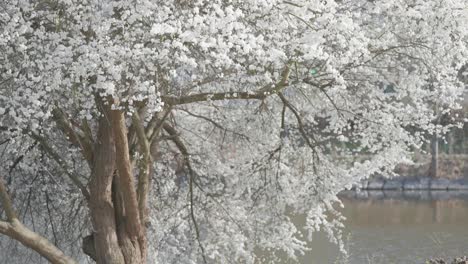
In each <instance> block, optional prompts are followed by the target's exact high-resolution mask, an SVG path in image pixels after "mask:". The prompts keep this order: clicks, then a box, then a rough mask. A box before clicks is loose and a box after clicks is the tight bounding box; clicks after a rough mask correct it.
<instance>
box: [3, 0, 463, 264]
mask: <svg viewBox="0 0 468 264" xmlns="http://www.w3.org/2000/svg"><path fill="white" fill-rule="evenodd" d="M0 10H1V11H0V25H1V26H0V51H1V52H0V114H1V115H0V129H1V137H0V143H1V146H2V151H3V154H2V156H1V157H2V165H1V170H0V172H1V175H2V177H3V180H2V181H0V194H1V197H2V200H1V201H2V208H3V212H4V216H5V218H4V219H5V220H2V221H0V233H2V234H4V235H6V236H9V237H11V238H13V239H15V240H18V241H20V242H21V243H23V244H24V245H25V246H26V247H29V248H31V249H33V250H34V251H36V252H38V253H39V254H41V255H42V256H43V257H44V258H46V259H47V260H49V261H51V262H53V263H74V261H77V260H78V261H81V260H82V259H83V258H82V257H81V258H80V257H77V258H76V259H75V260H72V259H73V258H72V256H71V255H70V254H68V253H67V252H68V249H66V248H61V244H59V243H57V240H59V239H58V238H55V242H52V238H53V237H54V236H56V234H57V233H60V232H58V231H57V230H58V229H60V230H65V229H66V227H70V226H74V227H75V229H74V230H73V232H75V233H73V232H71V233H73V234H74V235H75V236H82V237H84V239H83V245H82V247H83V252H84V253H85V254H86V255H87V256H88V257H89V258H90V259H93V260H95V261H96V262H97V263H147V262H152V263H153V262H157V261H159V262H161V263H231V262H232V263H238V262H239V261H240V262H246V263H253V262H254V261H255V258H256V254H255V251H256V250H263V249H273V250H278V251H282V252H285V253H286V254H287V255H288V256H289V257H291V258H295V256H297V255H298V254H301V253H302V252H304V251H305V250H309V249H308V248H307V247H306V242H305V240H304V239H301V238H300V236H299V234H300V233H302V232H307V233H308V239H311V236H312V233H313V232H314V231H317V230H325V231H326V232H327V233H328V234H329V235H330V239H331V240H332V241H335V242H337V243H338V244H339V243H340V228H341V227H342V222H341V220H342V217H341V216H340V215H339V213H338V212H337V211H336V210H335V209H334V205H336V204H339V200H338V199H337V197H336V195H337V193H338V192H339V191H340V190H342V189H344V188H350V187H351V186H352V184H354V183H356V182H358V181H359V180H360V179H362V178H365V177H368V176H369V175H372V174H376V173H380V174H391V173H392V169H393V166H394V165H395V164H396V163H398V162H401V161H402V160H408V159H409V158H410V154H411V151H412V150H414V149H417V148H419V147H420V146H421V145H422V144H423V143H424V142H425V141H426V140H427V139H428V138H430V137H429V134H430V133H433V132H437V133H439V134H441V133H443V132H444V131H445V130H446V129H447V128H448V127H449V126H450V125H444V126H442V125H440V124H435V123H434V122H432V121H433V120H435V119H436V118H437V115H440V114H444V113H448V112H450V111H451V109H456V108H458V107H459V106H458V104H457V100H458V99H459V97H460V95H461V93H462V92H463V89H464V87H463V84H462V82H461V81H460V80H461V79H463V78H464V77H466V76H467V72H466V67H463V65H466V64H467V59H468V50H467V40H468V39H467V33H468V31H467V27H466V25H467V24H468V8H467V2H466V0H451V1H447V0H432V1H418V0H397V1H370V0H335V1H333V0H327V1H322V0H311V1H305V0H291V1H289V0H288V1H280V0H261V1H260V0H251V1H237V0H230V1H228V0H214V1H202V0H174V1H159V0H120V1H117V0H116V1H98V0H84V1H76V0H37V1H31V0H7V1H2V2H1V3H0ZM353 157H360V158H359V159H353ZM31 194H32V195H31ZM31 197H33V198H32V199H34V201H33V202H31ZM25 201H26V202H25ZM31 203H33V204H35V205H34V206H35V207H36V208H39V209H37V210H31V208H30V207H31ZM76 203H78V204H80V205H82V206H80V207H78V206H77V207H75V204H76ZM24 208H26V209H24ZM28 208H29V209H28ZM51 208H52V209H51ZM17 211H20V212H22V211H23V212H29V213H20V214H18V213H17ZM295 214H305V215H306V216H307V217H306V219H307V223H306V225H305V230H302V229H299V228H298V227H297V226H295V225H294V224H293V223H292V222H291V219H290V217H291V215H295ZM66 215H68V216H69V215H73V218H71V219H73V220H70V221H68V220H67V217H65V216H66ZM43 216H44V217H43ZM60 216H62V217H60ZM40 217H43V218H41V219H48V220H44V223H45V225H46V226H51V228H50V229H47V230H45V229H37V232H34V231H33V230H32V229H31V228H30V226H32V224H33V223H34V219H37V218H40ZM59 219H60V220H59ZM22 222H23V223H24V224H23V223H22ZM30 224H31V225H30ZM54 225H55V226H54ZM78 226H80V227H83V228H78ZM39 233H42V234H43V235H42V236H41V235H39ZM59 248H61V249H59Z"/></svg>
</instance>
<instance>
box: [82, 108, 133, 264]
mask: <svg viewBox="0 0 468 264" xmlns="http://www.w3.org/2000/svg"><path fill="white" fill-rule="evenodd" d="M115 156H116V155H115V142H114V137H113V134H112V129H111V124H110V123H109V120H108V119H107V116H105V115H104V116H103V117H101V120H100V121H99V131H98V138H97V146H96V148H95V155H94V162H93V171H92V176H91V177H92V178H91V182H90V185H89V186H90V195H91V199H90V201H89V207H90V211H91V219H92V222H93V230H94V234H93V235H94V239H93V241H94V248H95V253H96V256H95V259H96V262H97V263H99V264H101V263H102V264H124V263H125V260H124V257H123V254H122V251H121V249H120V245H119V240H118V237H117V228H116V221H115V210H114V203H113V201H112V181H113V176H114V172H115Z"/></svg>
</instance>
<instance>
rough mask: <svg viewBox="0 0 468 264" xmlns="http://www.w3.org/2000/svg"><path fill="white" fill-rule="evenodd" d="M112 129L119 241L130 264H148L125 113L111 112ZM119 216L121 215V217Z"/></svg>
mask: <svg viewBox="0 0 468 264" xmlns="http://www.w3.org/2000/svg"><path fill="white" fill-rule="evenodd" d="M111 120H112V129H113V132H114V137H115V149H116V164H117V173H118V181H117V182H118V184H117V188H116V190H117V192H118V195H119V196H120V197H121V199H118V200H119V201H122V206H121V208H123V209H122V210H121V212H122V216H120V217H122V218H123V220H124V222H123V225H122V226H119V239H120V242H121V247H122V252H123V253H124V257H125V259H126V261H127V260H128V261H131V262H127V263H132V264H138V263H146V254H147V252H146V234H145V233H146V232H145V230H144V226H143V225H142V222H141V218H140V213H139V210H138V208H139V206H138V199H137V193H136V190H135V179H134V175H133V171H132V163H131V160H130V153H129V147H128V139H127V127H126V124H125V116H124V113H123V112H122V111H120V110H112V111H111ZM117 215H119V214H117ZM120 217H119V218H120ZM119 224H120V221H119Z"/></svg>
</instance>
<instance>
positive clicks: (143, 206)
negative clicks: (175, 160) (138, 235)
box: [132, 112, 151, 222]
mask: <svg viewBox="0 0 468 264" xmlns="http://www.w3.org/2000/svg"><path fill="white" fill-rule="evenodd" d="M132 119H133V126H134V127H135V130H136V134H137V138H138V143H139V145H140V151H141V153H142V155H143V160H141V161H140V166H139V167H140V168H139V172H140V173H139V178H138V189H137V193H138V210H139V211H140V219H141V220H142V221H143V222H146V221H145V219H146V211H147V203H148V191H149V177H150V172H151V152H150V143H149V141H148V138H147V137H146V133H145V128H144V126H143V123H142V121H141V119H140V115H139V114H138V113H137V112H135V113H133V116H132Z"/></svg>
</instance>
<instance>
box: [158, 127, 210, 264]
mask: <svg viewBox="0 0 468 264" xmlns="http://www.w3.org/2000/svg"><path fill="white" fill-rule="evenodd" d="M163 128H164V130H165V131H166V132H167V133H168V134H169V135H170V136H171V139H172V141H173V142H174V144H176V146H177V148H178V149H179V151H180V153H181V154H182V155H183V156H184V160H185V164H186V166H187V169H188V171H189V198H190V219H191V220H192V223H193V227H194V229H195V236H196V239H197V242H198V246H199V247H200V251H201V255H202V258H203V262H204V263H205V264H206V263H207V261H206V256H205V248H204V246H203V244H202V242H201V239H200V229H199V227H198V222H197V219H196V217H195V209H194V201H193V185H194V180H195V179H194V177H195V173H194V171H193V168H192V163H191V162H190V155H189V152H188V150H187V148H186V147H185V144H184V143H183V142H182V140H181V139H180V137H179V135H178V134H177V131H176V130H175V129H174V128H173V127H172V126H171V125H169V124H168V123H164V124H163Z"/></svg>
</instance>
